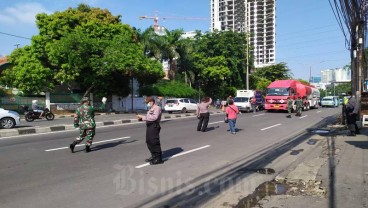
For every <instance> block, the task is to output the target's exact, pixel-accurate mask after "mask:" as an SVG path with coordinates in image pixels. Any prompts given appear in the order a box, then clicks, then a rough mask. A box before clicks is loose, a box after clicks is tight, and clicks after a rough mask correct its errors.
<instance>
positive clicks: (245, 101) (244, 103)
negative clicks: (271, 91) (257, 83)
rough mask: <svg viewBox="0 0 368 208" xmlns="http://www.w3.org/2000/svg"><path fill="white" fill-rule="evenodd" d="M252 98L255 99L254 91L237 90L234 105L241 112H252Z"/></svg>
mask: <svg viewBox="0 0 368 208" xmlns="http://www.w3.org/2000/svg"><path fill="white" fill-rule="evenodd" d="M252 97H254V90H237V91H236V97H235V98H234V105H236V106H237V107H238V108H239V111H240V112H244V111H246V112H250V110H251V109H252V107H251V104H250V99H251V98H252Z"/></svg>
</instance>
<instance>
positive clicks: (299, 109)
mask: <svg viewBox="0 0 368 208" xmlns="http://www.w3.org/2000/svg"><path fill="white" fill-rule="evenodd" d="M302 110H303V100H302V98H301V97H300V96H298V99H297V100H296V116H299V117H300V116H302Z"/></svg>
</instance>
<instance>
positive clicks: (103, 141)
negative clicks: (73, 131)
mask: <svg viewBox="0 0 368 208" xmlns="http://www.w3.org/2000/svg"><path fill="white" fill-rule="evenodd" d="M129 138H130V136H128V137H121V138H116V139H108V140H102V141H98V142H93V144H99V143H105V142H112V141H116V140H122V139H129ZM80 146H84V144H78V145H76V147H80ZM68 148H69V147H59V148H55V149H48V150H45V152H51V151H56V150H62V149H68Z"/></svg>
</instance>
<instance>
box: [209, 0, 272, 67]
mask: <svg viewBox="0 0 368 208" xmlns="http://www.w3.org/2000/svg"><path fill="white" fill-rule="evenodd" d="M215 30H218V31H229V30H231V31H237V32H247V33H248V35H249V41H250V45H251V51H252V52H253V56H254V65H255V67H263V66H268V65H271V64H275V63H276V51H275V45H276V39H275V37H276V0H211V31H212V32H213V31H215Z"/></svg>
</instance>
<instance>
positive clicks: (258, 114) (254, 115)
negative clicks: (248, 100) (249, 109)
mask: <svg viewBox="0 0 368 208" xmlns="http://www.w3.org/2000/svg"><path fill="white" fill-rule="evenodd" d="M257 116H264V113H263V114H258V115H254V116H252V117H257Z"/></svg>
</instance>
